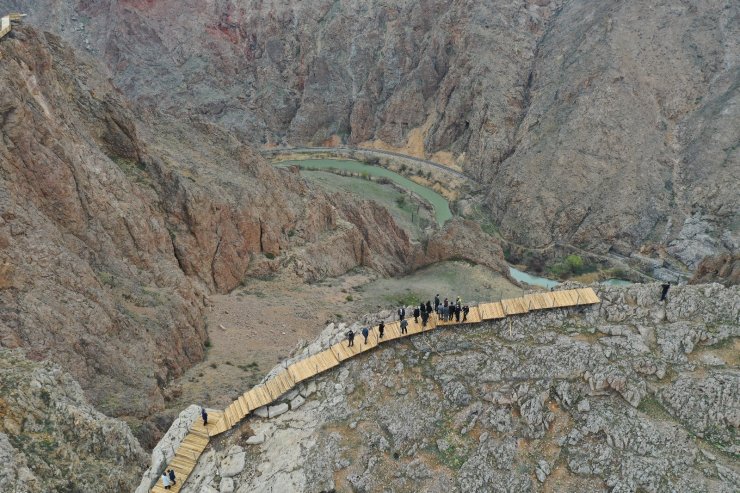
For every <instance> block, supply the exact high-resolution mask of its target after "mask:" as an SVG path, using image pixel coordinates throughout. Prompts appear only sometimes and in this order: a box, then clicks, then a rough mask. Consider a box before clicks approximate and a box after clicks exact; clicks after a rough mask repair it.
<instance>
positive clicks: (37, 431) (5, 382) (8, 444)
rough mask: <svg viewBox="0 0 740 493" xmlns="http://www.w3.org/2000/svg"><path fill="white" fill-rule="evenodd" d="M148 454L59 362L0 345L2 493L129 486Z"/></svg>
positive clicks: (113, 489)
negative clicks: (98, 407) (95, 404)
mask: <svg viewBox="0 0 740 493" xmlns="http://www.w3.org/2000/svg"><path fill="white" fill-rule="evenodd" d="M145 462H146V453H145V452H144V450H143V449H142V448H141V445H139V442H138V441H137V440H136V438H134V436H133V435H132V434H131V430H130V429H129V427H128V426H127V425H126V424H125V423H123V422H121V421H118V420H117V419H114V418H109V417H108V416H105V415H103V414H102V413H100V412H99V411H97V410H96V409H95V408H94V407H93V406H92V405H90V404H89V403H88V401H87V399H86V398H85V396H84V394H83V392H82V389H81V388H80V386H79V384H78V383H77V382H76V381H75V379H74V378H73V377H72V376H71V375H70V374H69V373H66V372H64V371H63V370H62V369H61V368H59V366H58V365H55V364H52V363H50V362H48V361H47V362H42V363H40V362H34V361H31V360H28V359H26V358H25V356H24V355H23V353H22V351H19V350H8V349H0V491H3V492H5V493H48V492H52V491H53V492H57V491H58V492H69V493H76V492H91V491H111V492H118V491H121V492H123V491H132V490H133V489H134V486H135V482H136V477H137V476H138V474H139V473H140V471H141V469H142V466H143V464H144V463H145Z"/></svg>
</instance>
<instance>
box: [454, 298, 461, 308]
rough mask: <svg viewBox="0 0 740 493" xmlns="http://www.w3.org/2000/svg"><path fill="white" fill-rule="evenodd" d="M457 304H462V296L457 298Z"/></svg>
mask: <svg viewBox="0 0 740 493" xmlns="http://www.w3.org/2000/svg"><path fill="white" fill-rule="evenodd" d="M455 306H462V298H460V297H459V296H458V297H457V299H456V300H455Z"/></svg>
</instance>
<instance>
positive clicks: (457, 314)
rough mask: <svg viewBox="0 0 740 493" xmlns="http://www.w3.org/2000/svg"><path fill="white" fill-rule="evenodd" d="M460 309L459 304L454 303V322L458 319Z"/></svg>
mask: <svg viewBox="0 0 740 493" xmlns="http://www.w3.org/2000/svg"><path fill="white" fill-rule="evenodd" d="M461 311H462V308H460V305H455V322H459V321H460V312H461Z"/></svg>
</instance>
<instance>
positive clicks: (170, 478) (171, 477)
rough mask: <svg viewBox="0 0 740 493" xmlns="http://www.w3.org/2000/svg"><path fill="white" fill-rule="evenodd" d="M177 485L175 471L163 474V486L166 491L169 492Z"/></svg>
mask: <svg viewBox="0 0 740 493" xmlns="http://www.w3.org/2000/svg"><path fill="white" fill-rule="evenodd" d="M176 484H177V480H176V478H175V471H173V470H172V469H170V470H169V471H165V472H163V473H162V486H164V489H166V490H169V489H170V488H172V487H173V486H174V485H176Z"/></svg>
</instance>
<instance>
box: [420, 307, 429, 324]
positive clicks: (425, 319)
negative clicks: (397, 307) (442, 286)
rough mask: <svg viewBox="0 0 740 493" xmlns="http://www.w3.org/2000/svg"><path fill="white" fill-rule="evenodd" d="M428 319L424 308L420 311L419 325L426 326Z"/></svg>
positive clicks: (427, 313)
mask: <svg viewBox="0 0 740 493" xmlns="http://www.w3.org/2000/svg"><path fill="white" fill-rule="evenodd" d="M428 320H429V312H428V311H426V310H424V311H423V312H421V326H422V328H423V327H426V326H427V321H428Z"/></svg>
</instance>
